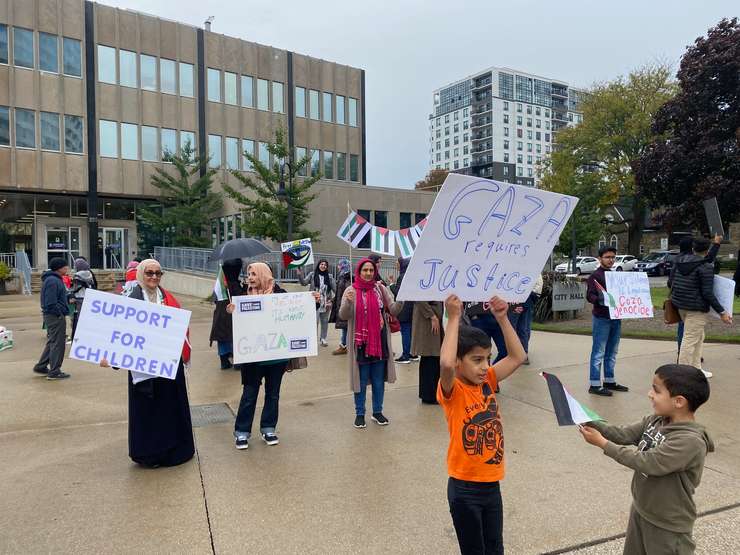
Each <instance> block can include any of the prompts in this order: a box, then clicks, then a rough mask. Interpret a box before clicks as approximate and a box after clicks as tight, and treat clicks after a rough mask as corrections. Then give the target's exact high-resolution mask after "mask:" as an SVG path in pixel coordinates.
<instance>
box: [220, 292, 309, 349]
mask: <svg viewBox="0 0 740 555" xmlns="http://www.w3.org/2000/svg"><path fill="white" fill-rule="evenodd" d="M231 302H232V303H234V305H236V310H234V314H233V315H232V322H233V332H234V333H233V335H234V364H243V363H247V362H262V361H266V360H281V359H290V358H298V357H306V356H316V355H317V354H318V350H317V345H316V343H317V341H316V300H315V299H314V297H313V295H312V294H311V293H309V292H302V293H276V294H273V295H243V296H239V297H232V299H231Z"/></svg>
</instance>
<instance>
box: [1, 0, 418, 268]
mask: <svg viewBox="0 0 740 555" xmlns="http://www.w3.org/2000/svg"><path fill="white" fill-rule="evenodd" d="M281 126H282V128H283V129H285V130H286V132H287V138H288V141H289V144H290V146H291V151H292V152H295V155H296V156H304V155H305V154H309V155H310V156H311V158H312V160H311V168H310V171H321V172H322V173H323V175H324V178H323V179H322V181H321V182H320V184H318V185H317V190H318V191H319V194H320V196H319V199H317V201H316V202H315V205H314V204H312V207H311V210H312V219H311V222H310V223H309V225H310V226H311V227H312V228H313V229H319V230H321V231H322V237H324V238H325V239H326V244H325V245H322V247H325V248H326V249H333V250H335V251H336V252H343V251H341V250H339V249H340V248H342V245H343V243H341V242H339V240H338V239H336V238H335V237H334V235H335V233H336V229H337V228H338V227H339V225H340V224H341V222H342V221H343V219H344V217H346V203H347V201H348V200H349V201H351V202H352V205H353V207H354V208H358V209H363V210H365V211H366V213H369V214H370V218H371V220H372V219H374V218H375V219H377V220H378V221H379V222H380V221H383V219H385V220H386V221H387V223H388V225H390V226H392V227H393V226H397V225H398V223H399V222H400V220H401V219H404V218H405V219H409V218H411V219H413V218H415V217H416V216H415V214H416V213H425V212H427V211H428V209H429V207H430V206H431V202H432V196H431V195H426V196H425V195H420V194H414V193H413V192H409V191H406V192H405V191H395V190H392V191H388V193H387V194H384V193H383V191H384V190H382V189H378V190H375V191H372V192H369V191H370V189H369V188H367V187H365V183H366V164H365V73H364V71H363V70H361V69H357V68H352V67H348V66H344V65H340V64H336V63H333V62H328V61H324V60H318V59H315V58H311V57H309V56H306V55H303V54H297V53H294V52H289V51H286V50H280V49H278V48H274V47H270V46H263V45H259V44H255V43H251V42H248V41H245V40H242V39H239V38H233V37H227V36H224V35H221V34H217V33H214V32H211V31H210V29H207V28H204V29H201V28H196V27H192V26H189V25H185V24H181V23H177V22H174V21H169V20H166V19H162V18H158V17H154V16H150V15H146V14H142V13H137V12H132V11H129V10H124V9H117V8H114V7H109V6H105V5H102V4H98V3H92V2H89V1H84V0H0V253H1V252H14V251H16V250H25V251H26V252H27V253H28V254H29V257H30V259H31V262H32V265H33V266H34V267H36V268H45V267H46V264H47V262H48V259H49V258H51V257H54V256H66V257H74V256H78V255H83V256H86V257H88V258H90V259H91V261H92V263H93V265H94V266H95V267H101V268H117V267H121V266H124V265H125V264H126V262H127V261H128V260H130V258H132V257H133V256H134V255H135V254H136V253H137V251H138V244H139V239H140V236H141V234H142V233H143V230H142V228H141V226H139V225H137V220H136V213H137V211H139V210H140V209H141V207H142V206H144V205H151V204H153V203H154V204H156V197H157V193H158V191H157V189H156V188H154V187H153V186H152V185H151V183H150V178H151V175H152V174H153V173H154V171H155V168H158V167H159V168H167V167H168V166H169V165H168V164H167V163H165V162H163V161H162V159H163V154H164V153H167V152H176V151H178V149H180V148H181V147H182V145H184V144H186V143H187V142H190V143H191V144H192V145H194V146H195V148H196V149H197V150H198V151H200V152H205V153H207V154H208V155H209V156H210V157H211V164H212V165H214V166H217V167H219V168H221V169H220V170H219V172H218V174H217V176H216V179H215V186H216V189H217V190H219V189H220V183H221V181H224V180H229V181H230V182H233V183H235V182H236V180H235V179H234V178H233V176H231V175H230V174H229V173H228V171H227V168H235V169H239V170H242V171H249V169H250V168H249V167H248V161H247V160H246V159H245V158H244V157H243V156H242V155H241V152H243V151H244V150H248V151H250V152H252V153H254V154H255V155H256V156H258V157H260V158H261V159H262V160H267V150H266V146H267V143H268V141H271V140H273V139H274V134H275V130H276V129H277V128H278V127H281ZM169 167H171V166H169ZM387 207H391V208H387ZM401 212H403V213H404V214H403V215H402V214H401ZM375 213H377V216H376V215H375ZM408 214H411V216H409V215H408ZM214 216H215V218H214V220H213V226H212V236H213V241H214V242H216V241H220V240H223V239H226V238H229V237H234V236H239V235H240V234H241V230H240V228H239V227H238V223H239V221H240V218H241V217H242V215H241V214H240V213H239V210H238V207H237V206H235V205H234V204H233V203H232V202H231V201H230V200H229V199H225V202H224V209H223V212H222V213H221V214H216V215H214ZM422 217H423V216H422Z"/></svg>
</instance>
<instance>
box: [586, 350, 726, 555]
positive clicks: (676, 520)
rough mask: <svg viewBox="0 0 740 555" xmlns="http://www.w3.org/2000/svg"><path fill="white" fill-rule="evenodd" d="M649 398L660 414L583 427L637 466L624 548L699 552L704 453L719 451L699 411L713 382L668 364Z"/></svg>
mask: <svg viewBox="0 0 740 555" xmlns="http://www.w3.org/2000/svg"><path fill="white" fill-rule="evenodd" d="M648 398H649V399H650V402H651V403H652V405H653V408H654V410H655V414H653V415H651V416H646V417H645V418H643V419H642V420H641V421H640V422H637V423H636V424H632V425H631V426H624V427H619V426H610V425H608V424H605V423H602V422H589V423H588V424H586V425H584V426H581V427H580V431H581V434H582V435H583V437H584V439H585V440H586V441H587V442H588V443H590V444H591V445H595V446H597V447H600V448H601V449H603V450H604V454H605V455H607V456H609V457H611V458H613V459H614V460H615V461H617V462H618V463H620V464H623V465H624V466H627V467H629V468H632V469H633V470H634V471H635V475H634V477H633V478H632V499H633V501H632V508H631V509H630V517H629V523H628V525H627V537H626V538H625V543H624V553H625V554H629V555H640V554H646V555H647V554H648V553H649V554H654V553H676V554H681V555H682V554H690V553H694V547H695V544H694V541H693V540H692V538H691V533H692V531H693V528H694V521H695V520H696V505H695V504H694V491H695V490H696V487H697V486H698V485H699V482H700V481H701V474H702V470H703V469H704V458H705V456H706V454H707V453H710V452H712V451H714V443H713V442H712V439H711V438H710V437H709V435H708V434H707V432H706V430H705V429H704V426H702V425H701V424H698V423H697V422H695V421H694V413H695V412H696V409H698V408H699V407H700V406H701V405H702V404H703V403H705V402H706V401H707V399H709V382H708V381H707V378H706V377H704V374H703V373H702V371H701V370H699V369H697V368H694V367H693V366H688V365H684V364H666V365H664V366H661V367H660V368H658V369H657V370H656V371H655V375H654V376H653V385H652V388H651V390H650V392H649V393H648Z"/></svg>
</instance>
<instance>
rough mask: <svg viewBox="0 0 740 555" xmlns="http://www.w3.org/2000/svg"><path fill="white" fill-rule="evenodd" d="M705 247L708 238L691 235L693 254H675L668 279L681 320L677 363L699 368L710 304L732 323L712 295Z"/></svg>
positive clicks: (712, 269)
mask: <svg viewBox="0 0 740 555" xmlns="http://www.w3.org/2000/svg"><path fill="white" fill-rule="evenodd" d="M708 250H709V240H707V239H704V238H698V239H695V240H694V254H682V255H679V257H678V258H677V259H676V271H675V273H674V275H673V280H672V281H671V302H672V303H673V306H675V307H676V308H677V309H678V312H679V314H681V319H682V320H683V323H684V333H683V339H682V340H681V349H680V351H679V353H678V363H679V364H689V365H691V366H694V367H695V368H699V369H702V368H701V355H702V349H703V347H704V327H705V326H706V324H707V318H708V316H709V309H710V308H713V309H714V310H715V311H716V312H717V314H719V315H720V318H721V319H722V321H723V322H724V323H726V324H731V323H732V315H731V314H729V313H727V312H726V311H725V309H724V308H723V307H722V305H721V304H720V303H719V301H718V300H717V298H716V297H715V296H714V267H713V265H712V263H711V262H708V261H707V260H706V258H705V257H706V256H707V251H708ZM702 371H703V370H702ZM704 375H705V376H706V377H707V378H710V377H712V373H711V372H706V371H704Z"/></svg>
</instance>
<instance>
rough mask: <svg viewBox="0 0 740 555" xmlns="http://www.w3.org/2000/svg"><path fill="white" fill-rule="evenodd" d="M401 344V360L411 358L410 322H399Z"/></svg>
mask: <svg viewBox="0 0 740 555" xmlns="http://www.w3.org/2000/svg"><path fill="white" fill-rule="evenodd" d="M401 344H402V345H403V353H402V354H401V358H403V359H408V358H411V322H401Z"/></svg>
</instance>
